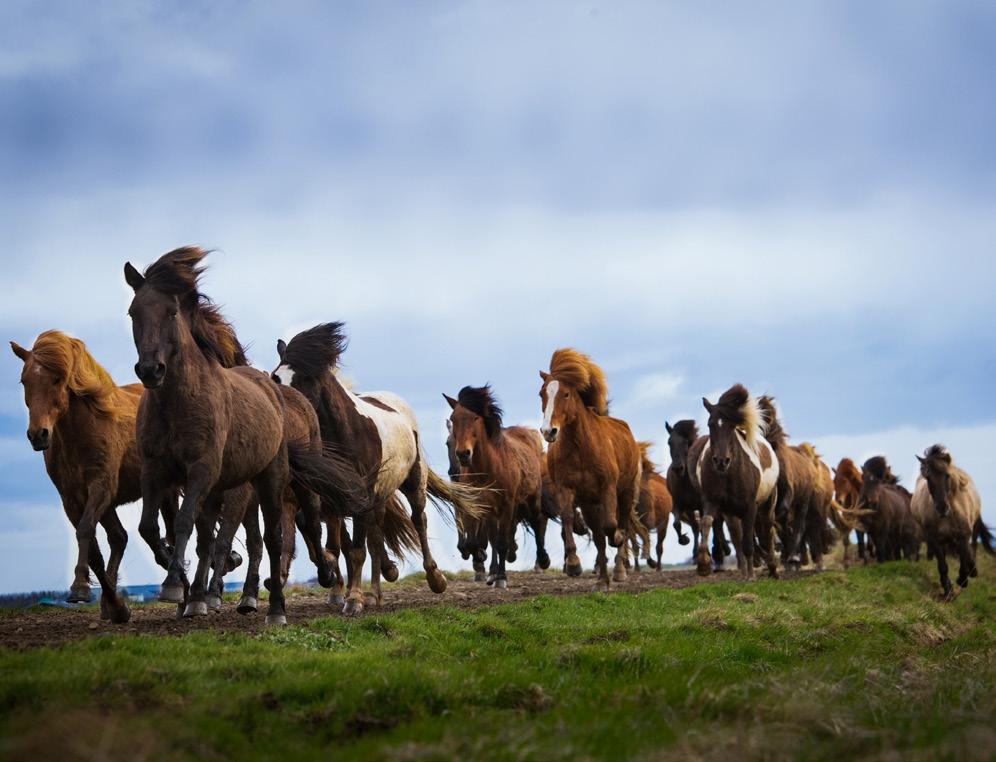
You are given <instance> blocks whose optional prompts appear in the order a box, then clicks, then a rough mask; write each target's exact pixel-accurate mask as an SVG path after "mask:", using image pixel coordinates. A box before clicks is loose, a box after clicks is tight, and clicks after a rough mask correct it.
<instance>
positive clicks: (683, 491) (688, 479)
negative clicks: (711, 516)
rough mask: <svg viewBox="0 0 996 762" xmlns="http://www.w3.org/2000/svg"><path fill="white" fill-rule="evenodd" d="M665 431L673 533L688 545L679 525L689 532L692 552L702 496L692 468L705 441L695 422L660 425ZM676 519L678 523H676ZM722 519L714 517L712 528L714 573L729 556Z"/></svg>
mask: <svg viewBox="0 0 996 762" xmlns="http://www.w3.org/2000/svg"><path fill="white" fill-rule="evenodd" d="M664 428H665V429H667V435H668V436H667V446H668V450H669V451H670V452H671V465H670V466H669V467H668V469H667V488H668V491H669V492H670V493H671V500H672V501H673V503H674V512H673V514H672V515H673V516H674V529H675V531H676V532H678V543H679V544H681V545H687V544H688V536H687V535H685V534H683V533H682V531H681V521H684V522H685V523H686V524H688V526H690V527H691V528H692V552H695V549H696V548H698V546H699V521H698V519H697V518H696V514H700V515H701V512H702V492H701V489H700V488H699V483H698V472H697V469H696V464H697V463H698V462H699V456H700V455H701V454H702V449H703V448H704V447H705V446H706V443H707V442H708V441H709V437H700V436H699V429H698V426H696V425H695V421H692V420H683V421H678V422H677V423H676V424H674V426H672V425H671V424H670V423H668V422H667V421H665V422H664ZM679 519H680V520H679ZM723 524H724V522H723V517H722V516H721V515H717V516H716V520H715V524H714V525H713V537H712V560H713V563H714V564H715V566H716V568H717V569H721V568H722V567H723V559H724V558H726V557H727V556H728V555H730V553H731V552H732V551H731V549H730V547H729V545H727V543H726V537H725V536H724V533H723Z"/></svg>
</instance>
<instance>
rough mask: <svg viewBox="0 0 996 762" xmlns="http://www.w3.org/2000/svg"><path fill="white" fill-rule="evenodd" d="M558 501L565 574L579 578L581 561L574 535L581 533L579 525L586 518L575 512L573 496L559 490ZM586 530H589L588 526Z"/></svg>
mask: <svg viewBox="0 0 996 762" xmlns="http://www.w3.org/2000/svg"><path fill="white" fill-rule="evenodd" d="M557 499H558V500H559V502H560V528H561V532H560V534H561V537H562V538H563V541H564V573H565V574H566V575H567V576H568V577H579V576H581V559H580V558H578V546H577V542H576V541H575V539H574V535H575V534H577V533H578V532H579V531H580V529H581V527H580V526H579V524H583V523H584V518H583V517H581V515H580V513H579V512H577V511H575V508H574V496H573V495H567V494H565V493H564V492H561V491H559V490H558V491H557ZM579 518H580V519H581V521H580V522H579V521H578V519H579ZM585 528H586V529H587V525H585Z"/></svg>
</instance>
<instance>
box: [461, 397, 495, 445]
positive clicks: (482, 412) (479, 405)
mask: <svg viewBox="0 0 996 762" xmlns="http://www.w3.org/2000/svg"><path fill="white" fill-rule="evenodd" d="M457 402H459V403H460V405H462V406H463V407H465V408H467V409H468V410H469V411H470V412H472V413H473V414H474V415H479V416H480V417H481V419H482V420H483V421H484V430H485V431H486V432H487V434H488V437H489V438H491V439H497V438H498V437H499V436H501V417H502V409H501V407H500V406H499V405H498V400H496V399H495V395H494V392H492V391H491V385H490V384H485V385H484V386H465V387H463V389H461V390H460V393H459V394H458V395H457Z"/></svg>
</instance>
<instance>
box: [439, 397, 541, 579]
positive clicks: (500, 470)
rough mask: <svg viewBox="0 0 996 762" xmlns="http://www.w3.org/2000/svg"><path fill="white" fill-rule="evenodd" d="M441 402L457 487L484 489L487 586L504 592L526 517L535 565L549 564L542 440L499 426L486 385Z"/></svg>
mask: <svg viewBox="0 0 996 762" xmlns="http://www.w3.org/2000/svg"><path fill="white" fill-rule="evenodd" d="M443 398H444V399H445V400H446V402H447V404H448V405H449V406H450V409H451V410H452V413H451V414H450V417H449V425H450V427H451V429H452V435H451V436H452V438H453V446H454V450H455V453H456V458H457V461H458V463H459V464H460V483H461V484H473V485H476V486H478V487H481V488H485V489H487V490H488V492H487V493H486V494H487V498H486V501H487V504H488V513H487V515H486V516H484V517H483V519H482V524H483V528H484V531H485V533H486V538H487V542H488V543H490V545H491V568H490V574H489V575H488V578H487V583H488V584H489V585H494V586H495V587H496V588H507V587H508V576H507V573H506V570H505V563H506V560H514V557H515V556H514V553H515V530H516V527H517V526H518V523H519V521H520V520H522V519H524V518H527V519H531V526H532V528H533V532H534V534H535V536H536V554H537V560H536V563H537V566H539V567H541V568H544V569H545V568H549V566H550V556H549V555H548V554H547V552H546V549H545V548H544V547H543V542H544V536H545V531H546V517H545V516H544V515H543V505H542V498H543V472H544V471H545V461H546V456H545V454H544V452H543V440H542V439H541V438H540V434H539V432H538V431H536V430H535V429H530V428H526V427H525V426H503V425H502V415H503V413H502V409H501V407H500V406H499V404H498V401H497V399H496V398H495V396H494V392H493V391H492V390H491V387H490V385H487V384H486V385H484V386H478V387H474V386H465V387H463V388H462V389H461V390H460V391H459V392H458V394H457V396H456V398H455V399H454V398H453V397H450V396H449V395H448V394H443Z"/></svg>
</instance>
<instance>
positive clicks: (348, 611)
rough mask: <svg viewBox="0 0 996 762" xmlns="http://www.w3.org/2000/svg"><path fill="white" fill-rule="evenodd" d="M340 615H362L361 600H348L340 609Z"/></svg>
mask: <svg viewBox="0 0 996 762" xmlns="http://www.w3.org/2000/svg"><path fill="white" fill-rule="evenodd" d="M342 613H343V614H345V615H346V616H359V615H360V614H362V613H363V600H362V598H349V599H348V600H347V601H346V605H345V606H343V607H342Z"/></svg>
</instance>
